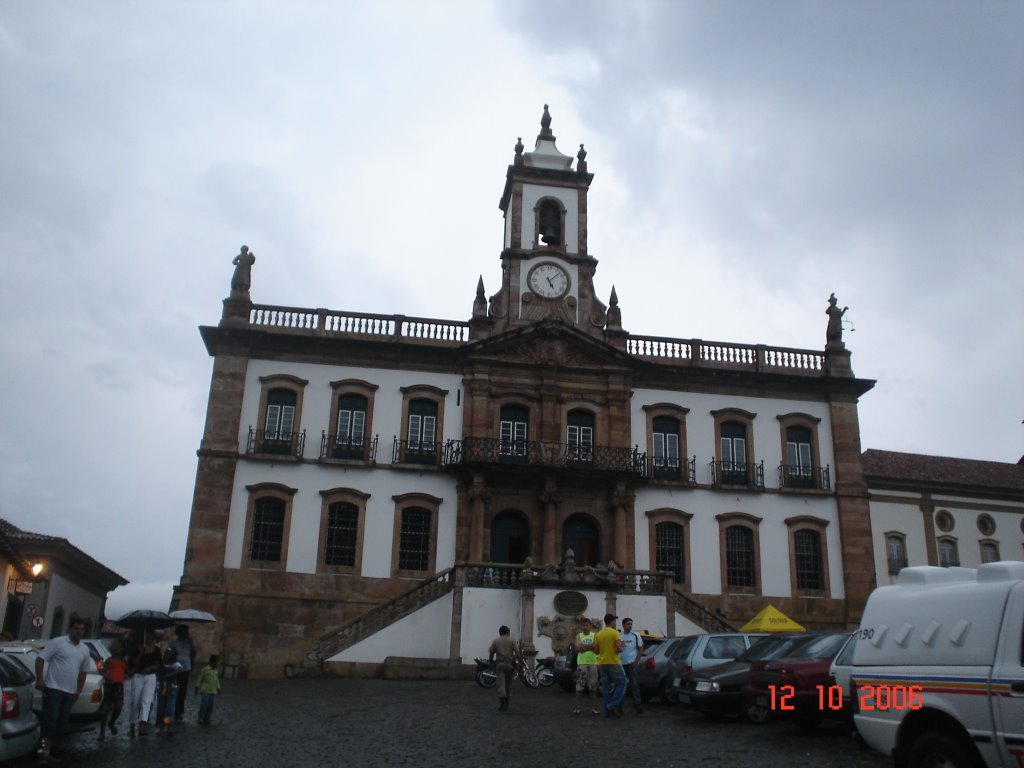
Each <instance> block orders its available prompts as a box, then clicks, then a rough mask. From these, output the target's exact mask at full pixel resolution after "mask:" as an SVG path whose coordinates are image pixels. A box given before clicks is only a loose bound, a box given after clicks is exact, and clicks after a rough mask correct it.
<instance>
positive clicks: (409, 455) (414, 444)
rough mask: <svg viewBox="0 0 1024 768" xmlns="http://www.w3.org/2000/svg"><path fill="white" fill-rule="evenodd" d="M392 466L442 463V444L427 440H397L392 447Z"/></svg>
mask: <svg viewBox="0 0 1024 768" xmlns="http://www.w3.org/2000/svg"><path fill="white" fill-rule="evenodd" d="M391 463H392V464H433V465H435V466H437V465H440V463H441V443H438V442H433V441H431V442H428V441H425V440H399V439H398V438H397V437H396V438H395V442H394V445H393V446H392V447H391Z"/></svg>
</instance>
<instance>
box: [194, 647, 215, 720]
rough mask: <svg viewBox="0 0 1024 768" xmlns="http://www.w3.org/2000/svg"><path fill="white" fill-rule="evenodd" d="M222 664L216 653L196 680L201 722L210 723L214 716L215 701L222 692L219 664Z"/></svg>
mask: <svg viewBox="0 0 1024 768" xmlns="http://www.w3.org/2000/svg"><path fill="white" fill-rule="evenodd" d="M218 664H220V656H218V655H217V654H214V655H213V656H211V657H210V663H209V664H207V665H206V666H205V667H203V671H202V672H200V673H199V679H198V680H197V681H196V693H198V694H199V696H200V699H199V724H200V725H209V724H210V718H211V717H212V716H213V702H214V699H215V698H216V696H217V694H218V693H220V672H219V671H218V670H217V665H218Z"/></svg>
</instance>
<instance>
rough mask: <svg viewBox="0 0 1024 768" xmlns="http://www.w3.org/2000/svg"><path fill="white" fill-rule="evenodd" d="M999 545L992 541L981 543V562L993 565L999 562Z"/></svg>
mask: <svg viewBox="0 0 1024 768" xmlns="http://www.w3.org/2000/svg"><path fill="white" fill-rule="evenodd" d="M999 559H1000V558H999V545H998V544H997V543H996V542H994V541H983V542H981V562H983V563H995V562H998V561H999Z"/></svg>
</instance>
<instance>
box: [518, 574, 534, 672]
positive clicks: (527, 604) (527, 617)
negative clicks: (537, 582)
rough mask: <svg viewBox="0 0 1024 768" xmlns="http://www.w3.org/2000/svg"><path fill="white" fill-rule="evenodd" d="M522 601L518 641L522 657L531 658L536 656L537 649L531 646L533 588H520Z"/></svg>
mask: <svg viewBox="0 0 1024 768" xmlns="http://www.w3.org/2000/svg"><path fill="white" fill-rule="evenodd" d="M521 594H522V601H523V611H522V616H523V622H522V626H521V627H520V629H519V632H520V634H519V637H520V638H522V639H521V640H520V643H519V646H520V648H522V651H523V656H527V657H531V658H532V657H533V656H536V655H537V648H536V647H535V646H534V644H533V597H534V591H533V587H525V586H524V587H523V588H522V593H521Z"/></svg>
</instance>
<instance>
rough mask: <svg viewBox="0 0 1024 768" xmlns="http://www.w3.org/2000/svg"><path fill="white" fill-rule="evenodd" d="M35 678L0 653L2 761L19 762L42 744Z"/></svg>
mask: <svg viewBox="0 0 1024 768" xmlns="http://www.w3.org/2000/svg"><path fill="white" fill-rule="evenodd" d="M35 682H36V676H35V675H33V674H32V673H31V672H29V671H28V670H27V669H25V667H24V666H22V665H21V664H19V663H18V662H16V661H15V660H14V659H11V658H7V657H5V656H3V655H2V654H0V762H3V763H6V762H7V761H8V760H17V759H18V758H21V757H24V756H25V755H27V754H29V753H31V752H33V751H34V750H35V748H36V745H37V744H39V738H40V731H39V718H38V717H37V716H36V713H35V712H33V711H32V699H33V696H32V693H33V691H34V690H35Z"/></svg>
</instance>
